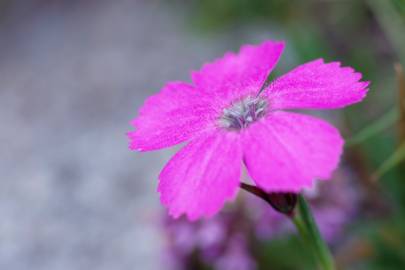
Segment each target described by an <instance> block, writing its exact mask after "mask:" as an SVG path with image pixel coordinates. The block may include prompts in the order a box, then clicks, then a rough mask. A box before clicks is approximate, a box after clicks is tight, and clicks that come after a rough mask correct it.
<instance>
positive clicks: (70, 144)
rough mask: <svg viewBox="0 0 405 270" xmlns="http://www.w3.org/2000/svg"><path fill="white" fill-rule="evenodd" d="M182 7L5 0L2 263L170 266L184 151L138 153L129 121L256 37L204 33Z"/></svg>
mask: <svg viewBox="0 0 405 270" xmlns="http://www.w3.org/2000/svg"><path fill="white" fill-rule="evenodd" d="M5 2H7V1H5ZM5 2H3V3H5ZM179 7H181V5H178V7H177V8H173V7H172V6H171V5H169V4H168V3H167V2H166V3H165V1H141V0H136V1H135V0H134V1H130V0H117V1H107V0H105V1H77V0H76V1H49V0H47V1H45V0H43V1H40V0H38V1H21V0H15V1H8V5H2V6H0V8H3V9H4V10H1V13H0V14H1V20H0V37H1V41H0V123H1V132H0V177H1V182H0V269H8V270H20V269H21V270H26V269H41V270H42V269H44V270H48V269H49V270H72V269H98V270H103V269H105V270H111V269H114V270H121V269H122V270H124V269H146V270H147V269H161V267H160V266H159V264H160V260H159V251H160V246H161V242H162V241H163V240H162V237H161V236H160V234H159V231H158V230H159V224H158V223H159V221H160V218H159V214H160V211H161V210H160V209H161V208H160V206H159V196H158V194H157V192H156V191H155V190H156V186H157V175H158V173H159V171H160V169H161V167H162V166H163V165H164V163H165V162H166V161H167V160H168V159H169V157H170V155H171V154H172V152H173V151H174V150H173V149H169V150H164V151H160V152H154V153H144V154H139V153H135V152H130V151H129V150H128V149H127V138H126V136H125V132H126V131H128V130H129V129H130V128H131V127H130V125H129V121H130V120H131V118H133V117H134V116H135V115H136V112H137V109H138V108H139V106H140V105H141V104H142V102H143V100H144V99H145V98H146V97H147V96H148V95H151V94H152V93H155V92H157V91H158V90H159V89H160V87H161V86H162V85H163V84H164V82H166V81H168V80H179V79H182V80H187V79H188V75H189V70H192V69H197V68H198V67H199V66H200V65H201V64H202V63H203V61H204V60H206V59H212V58H214V57H217V56H219V55H221V54H222V53H223V51H224V50H225V48H236V47H238V45H239V44H240V43H242V42H244V41H246V40H243V39H237V42H234V41H235V38H234V39H232V35H228V36H227V37H226V38H224V37H222V36H221V38H214V39H213V38H205V39H204V38H203V37H198V38H197V36H198V35H194V34H192V33H191V31H190V27H189V25H188V23H187V21H186V19H185V16H183V15H184V14H183V13H184V10H181V9H180V8H179ZM236 32H237V33H238V34H236V35H235V36H236V37H240V35H241V33H248V34H246V35H247V38H246V39H247V41H249V42H254V41H257V40H251V39H250V37H249V36H250V35H252V34H251V32H249V31H245V32H243V31H236ZM266 33H267V32H266ZM258 37H259V39H260V35H258ZM266 38H268V36H266ZM238 43H239V44H238ZM230 44H232V46H230Z"/></svg>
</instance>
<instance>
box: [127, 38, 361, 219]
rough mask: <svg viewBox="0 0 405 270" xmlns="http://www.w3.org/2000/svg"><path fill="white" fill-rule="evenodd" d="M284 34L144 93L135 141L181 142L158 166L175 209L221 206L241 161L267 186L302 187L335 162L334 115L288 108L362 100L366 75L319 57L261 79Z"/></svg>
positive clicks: (135, 145) (141, 144) (149, 146)
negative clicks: (327, 118)
mask: <svg viewBox="0 0 405 270" xmlns="http://www.w3.org/2000/svg"><path fill="white" fill-rule="evenodd" d="M283 49H284V43H283V42H279V41H266V42H263V43H262V44H259V45H257V46H254V45H245V46H243V47H242V48H241V49H240V52H239V53H238V54H235V53H231V52H228V53H226V54H225V55H224V56H223V57H222V58H220V59H217V60H215V61H213V62H211V63H207V64H205V65H204V66H203V67H202V68H201V69H200V70H199V71H194V72H192V83H186V82H181V81H175V82H169V83H167V84H166V85H165V86H164V87H163V89H162V90H161V91H160V92H159V93H158V94H156V95H154V96H151V97H150V98H149V99H147V100H146V102H145V103H144V105H143V106H142V108H141V109H140V111H139V115H138V117H137V118H136V119H135V120H133V122H132V124H133V126H134V127H135V130H134V131H131V132H129V133H128V136H129V138H130V148H131V149H133V150H138V151H151V150H157V149H161V148H165V147H170V146H173V145H176V144H179V143H182V142H187V143H186V145H185V146H184V147H183V148H182V149H181V150H180V151H179V152H178V153H177V154H175V155H174V156H173V157H172V159H171V160H170V161H169V162H168V163H167V165H166V166H165V167H164V169H163V170H162V172H161V173H160V175H159V185H158V191H159V193H160V195H161V201H162V203H163V204H164V205H165V206H166V207H167V208H168V209H169V212H170V214H171V215H172V216H173V217H179V216H180V215H182V214H186V215H187V217H188V218H189V219H190V220H195V219H198V218H200V217H203V216H204V217H209V216H212V215H214V214H215V213H217V212H218V211H219V210H220V209H221V208H222V206H223V205H224V202H225V201H227V200H231V199H233V198H234V197H235V196H236V194H237V191H238V187H239V185H240V178H241V168H242V165H243V164H244V165H245V166H246V169H247V172H248V174H249V176H250V177H251V179H252V180H253V181H254V183H255V184H256V185H257V186H258V187H259V188H261V189H262V190H264V191H266V192H293V193H298V192H300V191H302V190H303V189H304V188H307V187H311V186H312V185H313V182H314V181H315V180H316V179H320V180H326V179H329V178H330V177H331V174H332V172H333V171H334V169H335V168H336V167H337V165H338V163H339V159H340V156H341V153H342V147H343V143H344V141H343V139H342V137H341V136H340V134H339V132H338V130H336V128H334V127H333V126H332V125H330V124H329V123H327V122H325V121H323V120H321V119H318V118H315V117H312V116H308V115H304V114H299V113H295V112H290V111H288V110H291V109H337V108H342V107H345V106H348V105H351V104H353V103H356V102H359V101H361V100H362V99H363V98H364V97H365V95H366V93H367V87H368V82H363V81H360V80H361V74H360V73H357V72H355V71H354V70H353V69H352V68H350V67H341V66H340V63H339V62H332V63H325V62H324V61H323V60H322V59H318V60H314V61H311V62H308V63H305V64H303V65H300V66H298V67H296V68H295V69H293V70H291V71H290V72H288V73H287V74H285V75H283V76H281V77H279V78H277V79H275V80H274V81H273V82H271V83H269V84H268V85H266V86H265V87H264V88H263V89H262V86H263V85H265V82H266V79H267V78H268V76H269V74H270V72H271V71H272V70H273V68H274V67H275V65H276V63H277V61H278V60H279V58H280V56H281V54H282V51H283Z"/></svg>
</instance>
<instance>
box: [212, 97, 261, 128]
mask: <svg viewBox="0 0 405 270" xmlns="http://www.w3.org/2000/svg"><path fill="white" fill-rule="evenodd" d="M267 105H268V104H267V101H266V100H264V99H262V98H259V97H246V98H244V99H242V100H238V101H237V102H234V103H232V104H231V105H230V106H229V107H227V108H225V109H224V110H223V112H222V115H221V117H220V118H219V125H220V126H221V127H223V128H225V129H228V130H235V131H239V130H241V129H243V128H246V127H248V126H249V125H250V124H252V123H253V122H255V121H257V120H258V119H260V118H262V117H263V116H264V115H265V114H266V110H267Z"/></svg>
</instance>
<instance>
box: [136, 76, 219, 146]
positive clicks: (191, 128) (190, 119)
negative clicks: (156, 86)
mask: <svg viewBox="0 0 405 270" xmlns="http://www.w3.org/2000/svg"><path fill="white" fill-rule="evenodd" d="M207 98H208V97H207V96H204V95H203V94H201V93H199V92H198V91H196V89H195V88H194V87H193V86H191V85H189V84H187V83H183V82H170V83H168V84H166V86H165V87H164V88H163V89H162V90H161V92H160V93H158V94H156V95H154V96H151V97H150V98H149V99H147V100H146V102H145V103H144V105H143V107H142V108H141V109H140V111H139V115H138V117H137V118H136V119H135V120H133V121H132V125H133V126H134V127H135V131H131V132H129V133H128V137H129V138H130V148H131V149H133V150H138V151H150V150H156V149H160V148H164V147H169V146H173V145H175V144H178V143H180V142H183V141H185V140H188V139H190V138H191V137H192V136H194V135H195V134H197V133H198V132H199V131H202V130H204V129H205V128H207V127H208V125H209V124H210V122H212V121H210V119H211V118H213V117H214V114H215V111H214V110H213V109H212V106H211V103H210V101H209V100H208V99H207Z"/></svg>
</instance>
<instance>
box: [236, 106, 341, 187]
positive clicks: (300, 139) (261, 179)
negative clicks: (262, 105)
mask: <svg viewBox="0 0 405 270" xmlns="http://www.w3.org/2000/svg"><path fill="white" fill-rule="evenodd" d="M242 140H243V152H244V161H245V164H246V167H247V170H248V172H249V175H250V176H251V177H252V179H253V180H254V181H255V182H256V184H257V185H258V186H260V187H262V188H264V189H265V190H267V191H269V192H282V191H285V192H299V191H301V190H302V189H303V188H305V187H311V186H312V182H313V181H314V180H315V179H317V178H320V179H327V178H329V177H330V176H331V174H332V172H333V170H334V169H335V168H336V167H337V165H338V163H339V158H340V155H341V153H342V146H343V139H342V138H341V136H340V134H339V132H338V131H337V130H336V129H335V128H334V127H333V126H331V125H330V124H328V123H327V122H325V121H323V120H321V119H317V118H314V117H311V116H306V115H302V114H296V113H290V112H282V111H277V112H273V113H271V114H270V115H269V116H268V117H267V118H264V119H262V120H261V121H259V122H257V123H255V124H253V125H251V126H250V127H249V128H248V129H247V130H245V131H244V133H243V134H242Z"/></svg>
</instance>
